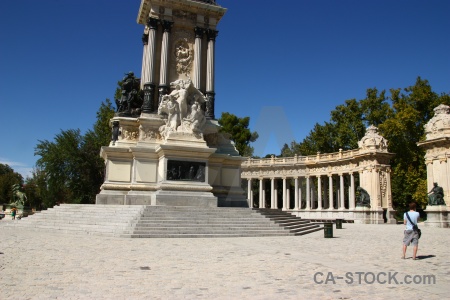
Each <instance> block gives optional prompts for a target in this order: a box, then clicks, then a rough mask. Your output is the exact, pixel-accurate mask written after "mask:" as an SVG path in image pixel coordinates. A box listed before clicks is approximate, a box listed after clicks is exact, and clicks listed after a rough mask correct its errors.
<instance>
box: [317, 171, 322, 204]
mask: <svg viewBox="0 0 450 300" xmlns="http://www.w3.org/2000/svg"><path fill="white" fill-rule="evenodd" d="M317 209H318V210H322V178H320V175H319V176H317Z"/></svg>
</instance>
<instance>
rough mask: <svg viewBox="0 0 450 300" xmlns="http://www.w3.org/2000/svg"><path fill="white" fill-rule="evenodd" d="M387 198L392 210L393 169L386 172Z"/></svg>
mask: <svg viewBox="0 0 450 300" xmlns="http://www.w3.org/2000/svg"><path fill="white" fill-rule="evenodd" d="M386 198H387V206H388V209H390V210H392V191H391V169H390V168H388V169H387V170H386Z"/></svg>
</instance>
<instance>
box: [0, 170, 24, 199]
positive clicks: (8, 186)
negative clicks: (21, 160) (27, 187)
mask: <svg viewBox="0 0 450 300" xmlns="http://www.w3.org/2000/svg"><path fill="white" fill-rule="evenodd" d="M14 184H19V185H21V186H22V185H23V177H22V175H21V174H19V173H17V172H14V170H13V169H12V168H11V167H10V166H9V165H6V164H0V203H10V202H11V201H12V199H13V198H12V186H13V185H14Z"/></svg>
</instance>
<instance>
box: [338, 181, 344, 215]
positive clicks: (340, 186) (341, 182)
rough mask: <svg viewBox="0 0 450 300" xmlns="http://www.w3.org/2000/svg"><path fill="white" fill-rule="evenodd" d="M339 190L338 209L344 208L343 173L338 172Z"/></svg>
mask: <svg viewBox="0 0 450 300" xmlns="http://www.w3.org/2000/svg"><path fill="white" fill-rule="evenodd" d="M339 191H340V198H341V206H340V207H339V209H345V196H344V195H345V194H344V192H345V190H344V174H339Z"/></svg>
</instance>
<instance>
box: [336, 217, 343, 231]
mask: <svg viewBox="0 0 450 300" xmlns="http://www.w3.org/2000/svg"><path fill="white" fill-rule="evenodd" d="M342 221H344V220H343V219H336V229H342Z"/></svg>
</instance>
